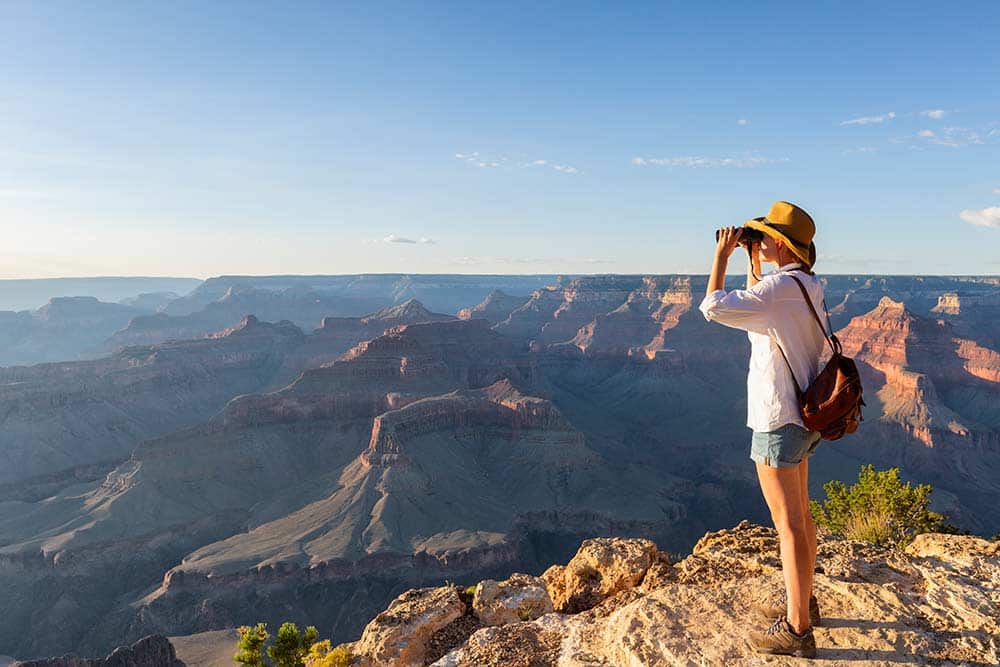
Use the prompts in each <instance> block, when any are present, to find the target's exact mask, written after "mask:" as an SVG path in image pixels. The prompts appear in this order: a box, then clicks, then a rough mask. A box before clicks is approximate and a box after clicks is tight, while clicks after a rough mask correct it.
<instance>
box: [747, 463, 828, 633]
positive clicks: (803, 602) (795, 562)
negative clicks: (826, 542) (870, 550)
mask: <svg viewBox="0 0 1000 667" xmlns="http://www.w3.org/2000/svg"><path fill="white" fill-rule="evenodd" d="M802 465H803V464H801V463H800V464H799V465H797V466H795V467H793V468H772V467H770V466H766V465H763V464H760V463H758V464H757V479H758V480H759V481H760V488H761V491H762V492H763V494H764V500H765V501H767V506H768V509H770V510H771V520H772V521H774V527H775V528H776V529H777V531H778V539H779V540H780V541H781V570H782V574H783V575H784V578H785V590H786V591H787V594H788V596H787V597H788V611H787V618H788V623H789V624H790V625H791V626H792V629H793V630H795V631H796V632H799V633H802V632H805V631H806V630H807V629H808V628H809V593H810V591H811V589H812V575H813V557H814V556H813V554H814V549H813V547H811V546H810V545H811V543H812V542H811V540H810V538H809V534H808V530H807V529H806V516H805V515H803V510H804V509H805V512H806V515H808V496H809V494H808V491H806V490H803V488H802V480H803V475H802V472H801V471H800V470H799V468H800V467H801V466H802ZM813 535H814V537H813V540H814V539H815V533H813Z"/></svg>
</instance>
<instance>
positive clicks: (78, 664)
mask: <svg viewBox="0 0 1000 667" xmlns="http://www.w3.org/2000/svg"><path fill="white" fill-rule="evenodd" d="M11 667H184V663H183V662H181V661H180V660H178V659H177V655H176V653H175V652H174V647H173V646H172V645H171V644H170V641H169V640H168V639H167V638H166V637H164V636H162V635H149V636H148V637H143V638H142V639H140V640H139V641H137V642H135V643H134V644H132V645H131V646H119V647H118V648H116V649H115V650H114V651H112V653H111V654H110V655H108V656H106V657H104V658H94V659H87V658H78V657H76V656H75V655H64V656H62V657H61V658H47V659H43V660H24V661H20V662H14V663H13V664H12V665H11Z"/></svg>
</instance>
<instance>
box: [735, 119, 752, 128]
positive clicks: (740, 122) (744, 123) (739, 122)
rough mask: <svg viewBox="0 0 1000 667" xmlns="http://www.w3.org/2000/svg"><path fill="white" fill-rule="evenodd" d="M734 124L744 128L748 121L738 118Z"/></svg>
mask: <svg viewBox="0 0 1000 667" xmlns="http://www.w3.org/2000/svg"><path fill="white" fill-rule="evenodd" d="M736 124H737V125H743V126H746V125H749V124H750V121H749V120H747V119H746V118H740V119H739V120H738V121H736Z"/></svg>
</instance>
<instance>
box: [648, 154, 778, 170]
mask: <svg viewBox="0 0 1000 667" xmlns="http://www.w3.org/2000/svg"><path fill="white" fill-rule="evenodd" d="M788 161H789V159H788V158H787V157H781V158H769V157H762V156H759V155H750V156H745V157H695V156H688V157H634V158H632V164H634V165H636V166H639V167H690V168H695V169H701V168H709V169H716V168H720V167H732V168H735V169H752V168H753V167H760V166H763V165H766V164H777V163H779V162H788Z"/></svg>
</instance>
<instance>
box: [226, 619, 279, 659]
mask: <svg viewBox="0 0 1000 667" xmlns="http://www.w3.org/2000/svg"><path fill="white" fill-rule="evenodd" d="M236 632H237V633H238V634H239V637H240V640H239V643H237V645H236V648H237V649H238V650H237V651H236V654H235V655H234V656H233V660H235V661H236V662H238V663H240V664H241V665H246V667H265V662H264V642H266V641H267V638H268V637H270V636H271V635H270V633H269V632H268V631H267V624H266V623H258V624H257V625H255V626H253V627H251V626H249V625H241V626H240V627H239V629H238V630H237V631H236Z"/></svg>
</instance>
